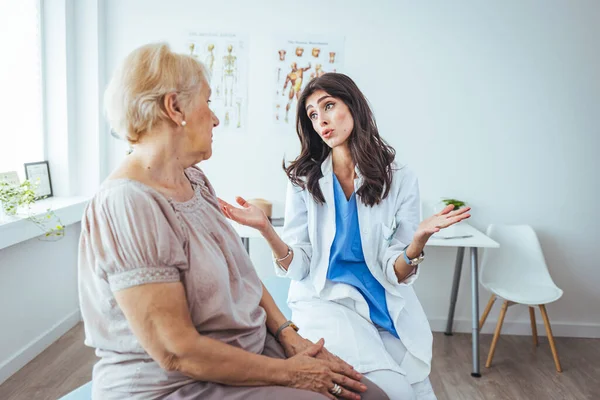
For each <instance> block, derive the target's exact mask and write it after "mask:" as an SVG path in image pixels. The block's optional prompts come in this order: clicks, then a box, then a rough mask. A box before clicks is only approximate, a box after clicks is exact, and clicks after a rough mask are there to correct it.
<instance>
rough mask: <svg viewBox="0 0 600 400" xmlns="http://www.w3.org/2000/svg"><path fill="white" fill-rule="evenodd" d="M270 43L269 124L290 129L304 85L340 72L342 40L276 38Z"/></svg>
mask: <svg viewBox="0 0 600 400" xmlns="http://www.w3.org/2000/svg"><path fill="white" fill-rule="evenodd" d="M282 37H283V39H282ZM273 43H274V48H273V50H272V55H270V56H269V57H272V58H271V59H272V60H274V64H275V67H274V69H273V72H274V74H275V76H274V81H275V90H274V93H273V98H274V102H273V114H272V115H273V121H274V122H275V123H276V124H282V125H285V126H290V127H294V126H295V123H296V106H297V103H298V98H299V97H300V93H302V89H304V87H305V86H306V84H307V83H308V82H309V81H311V80H312V79H314V78H315V77H319V76H321V75H323V74H324V73H326V72H343V65H344V59H343V56H344V38H343V37H338V38H335V37H323V36H305V37H296V38H289V37H288V38H287V39H286V38H285V36H278V37H277V38H276V39H274V42H273Z"/></svg>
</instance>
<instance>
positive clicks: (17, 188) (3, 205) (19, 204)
mask: <svg viewBox="0 0 600 400" xmlns="http://www.w3.org/2000/svg"><path fill="white" fill-rule="evenodd" d="M36 187H37V184H35V183H32V182H31V181H30V180H25V181H23V183H21V184H11V183H7V182H0V217H3V216H9V217H14V216H16V215H17V212H18V211H19V208H21V209H23V208H24V209H25V210H26V218H27V219H28V220H29V221H31V222H33V223H34V224H35V225H36V226H37V227H38V228H40V230H42V232H44V237H45V238H55V239H60V238H62V237H63V236H64V234H65V226H64V225H63V224H62V222H61V221H60V218H58V216H57V215H56V213H54V211H52V210H51V209H47V210H46V213H44V214H41V215H40V214H38V215H34V214H33V212H32V210H31V206H32V205H33V204H35V196H36V195H35V189H36ZM3 219H4V218H0V222H1V221H2V220H3ZM55 221H56V222H55Z"/></svg>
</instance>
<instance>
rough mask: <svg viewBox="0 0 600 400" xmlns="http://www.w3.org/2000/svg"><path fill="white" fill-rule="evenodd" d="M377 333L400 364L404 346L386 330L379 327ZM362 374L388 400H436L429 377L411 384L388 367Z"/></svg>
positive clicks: (404, 352) (403, 354)
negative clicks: (378, 388) (380, 390)
mask: <svg viewBox="0 0 600 400" xmlns="http://www.w3.org/2000/svg"><path fill="white" fill-rule="evenodd" d="M379 335H380V336H381V340H382V341H383V345H384V346H385V349H386V350H387V351H388V353H389V354H390V356H391V357H392V358H393V359H394V360H395V361H396V362H397V363H398V365H400V364H402V360H403V359H404V356H405V355H406V347H404V345H402V343H401V341H400V340H398V338H396V337H395V336H394V335H392V334H391V333H389V332H388V331H385V330H382V329H380V330H379ZM398 342H400V345H399V343H398ZM364 375H365V376H366V377H367V378H368V379H370V380H371V381H372V382H374V383H375V384H376V385H377V386H379V387H380V388H381V389H382V390H383V391H384V392H385V393H386V394H387V395H388V396H389V398H390V400H437V398H436V397H435V393H433V387H432V386H431V382H430V381H429V378H425V380H424V381H422V382H417V383H414V384H412V385H411V384H410V383H409V382H408V380H407V379H406V376H404V375H402V374H400V373H398V372H395V371H391V370H389V369H380V370H376V371H371V372H367V373H366V374H364Z"/></svg>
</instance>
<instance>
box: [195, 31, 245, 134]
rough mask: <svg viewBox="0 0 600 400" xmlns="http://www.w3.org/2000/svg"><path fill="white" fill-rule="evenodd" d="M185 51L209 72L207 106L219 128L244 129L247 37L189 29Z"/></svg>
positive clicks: (229, 129)
mask: <svg viewBox="0 0 600 400" xmlns="http://www.w3.org/2000/svg"><path fill="white" fill-rule="evenodd" d="M187 52H188V54H190V55H192V56H194V57H196V58H197V59H198V60H200V61H202V62H203V63H204V65H206V68H207V69H208V72H209V75H210V87H211V89H212V96H211V109H212V110H213V111H214V112H215V114H216V115H217V117H218V118H219V121H220V125H219V126H218V127H217V128H216V129H219V130H221V131H222V132H232V133H238V132H239V133H242V132H245V131H246V121H247V109H248V108H247V104H248V83H247V80H248V75H247V71H248V41H247V40H246V38H245V37H244V36H242V35H239V34H234V33H201V32H191V33H190V34H189V35H188V41H187Z"/></svg>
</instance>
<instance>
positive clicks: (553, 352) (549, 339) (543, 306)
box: [540, 304, 562, 372]
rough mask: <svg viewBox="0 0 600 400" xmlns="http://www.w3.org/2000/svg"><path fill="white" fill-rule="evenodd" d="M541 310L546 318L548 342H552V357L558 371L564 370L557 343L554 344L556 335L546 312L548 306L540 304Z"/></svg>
mask: <svg viewBox="0 0 600 400" xmlns="http://www.w3.org/2000/svg"><path fill="white" fill-rule="evenodd" d="M540 311H541V313H542V318H543V319H544V326H545V327H546V335H548V342H550V350H552V357H554V365H555V366H556V371H558V372H562V367H561V366H560V360H559V359H558V352H557V351H556V344H554V336H552V328H551V327H550V320H549V319H548V313H546V306H545V305H543V304H540Z"/></svg>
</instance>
